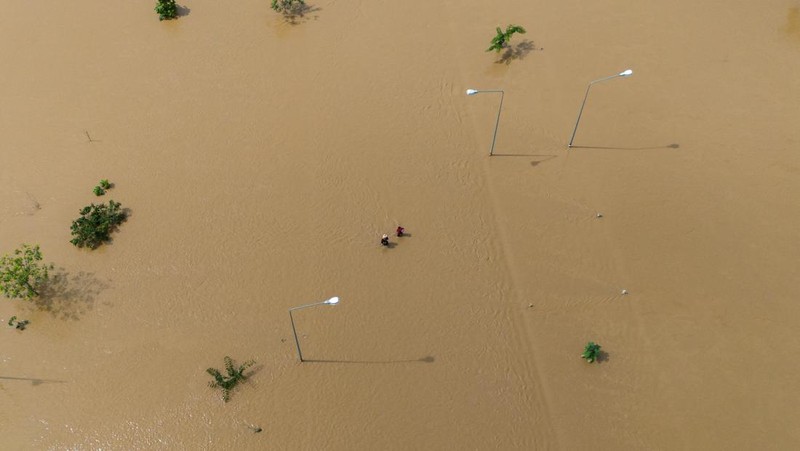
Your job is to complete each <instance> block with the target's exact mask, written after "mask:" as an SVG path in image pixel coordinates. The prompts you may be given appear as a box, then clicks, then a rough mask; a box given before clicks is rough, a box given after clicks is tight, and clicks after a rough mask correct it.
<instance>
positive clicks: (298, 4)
mask: <svg viewBox="0 0 800 451" xmlns="http://www.w3.org/2000/svg"><path fill="white" fill-rule="evenodd" d="M305 7H306V2H305V0H272V9H274V10H275V12H279V13H281V14H283V15H284V16H285V17H292V16H295V15H298V14H302V13H303V10H304V9H305Z"/></svg>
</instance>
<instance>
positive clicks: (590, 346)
mask: <svg viewBox="0 0 800 451" xmlns="http://www.w3.org/2000/svg"><path fill="white" fill-rule="evenodd" d="M598 357H600V345H599V344H596V343H595V342H593V341H590V342H589V343H587V344H586V347H585V348H583V354H581V358H582V359H586V361H587V362H589V363H592V362H594V361H595V360H597V359H598Z"/></svg>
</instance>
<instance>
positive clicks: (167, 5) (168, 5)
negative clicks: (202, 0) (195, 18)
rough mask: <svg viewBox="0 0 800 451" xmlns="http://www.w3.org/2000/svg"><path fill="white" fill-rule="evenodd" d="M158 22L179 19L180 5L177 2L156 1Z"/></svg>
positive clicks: (170, 0)
mask: <svg viewBox="0 0 800 451" xmlns="http://www.w3.org/2000/svg"><path fill="white" fill-rule="evenodd" d="M156 12H157V13H158V20H169V19H174V18H176V17H178V5H176V4H175V0H156Z"/></svg>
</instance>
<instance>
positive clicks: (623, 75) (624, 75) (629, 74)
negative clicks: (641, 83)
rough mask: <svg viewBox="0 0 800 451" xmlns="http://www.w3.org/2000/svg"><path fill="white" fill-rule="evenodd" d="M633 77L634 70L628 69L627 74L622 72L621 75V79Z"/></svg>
mask: <svg viewBox="0 0 800 451" xmlns="http://www.w3.org/2000/svg"><path fill="white" fill-rule="evenodd" d="M631 75H633V70H631V69H628V70H626V71H625V72H620V73H619V76H620V77H630V76H631Z"/></svg>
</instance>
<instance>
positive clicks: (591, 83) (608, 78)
mask: <svg viewBox="0 0 800 451" xmlns="http://www.w3.org/2000/svg"><path fill="white" fill-rule="evenodd" d="M631 75H633V71H632V70H631V69H627V70H625V71H623V72H620V73H618V74H616V75H611V76H609V77H604V78H599V79H597V80H594V81H592V82H590V83H589V86H587V87H586V94H585V95H584V96H583V103H581V109H580V111H578V120H576V121H575V128H573V129H572V136H571V137H570V138H569V144H567V148H568V149H569V148H571V147H572V142H573V141H574V140H575V133H577V132H578V124H579V123H580V122H581V115H582V114H583V107H584V106H586V99H587V98H588V97H589V89H591V87H592V85H593V84H595V83H600V82H601V81H606V80H611V79H613V78H617V77H630V76H631Z"/></svg>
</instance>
